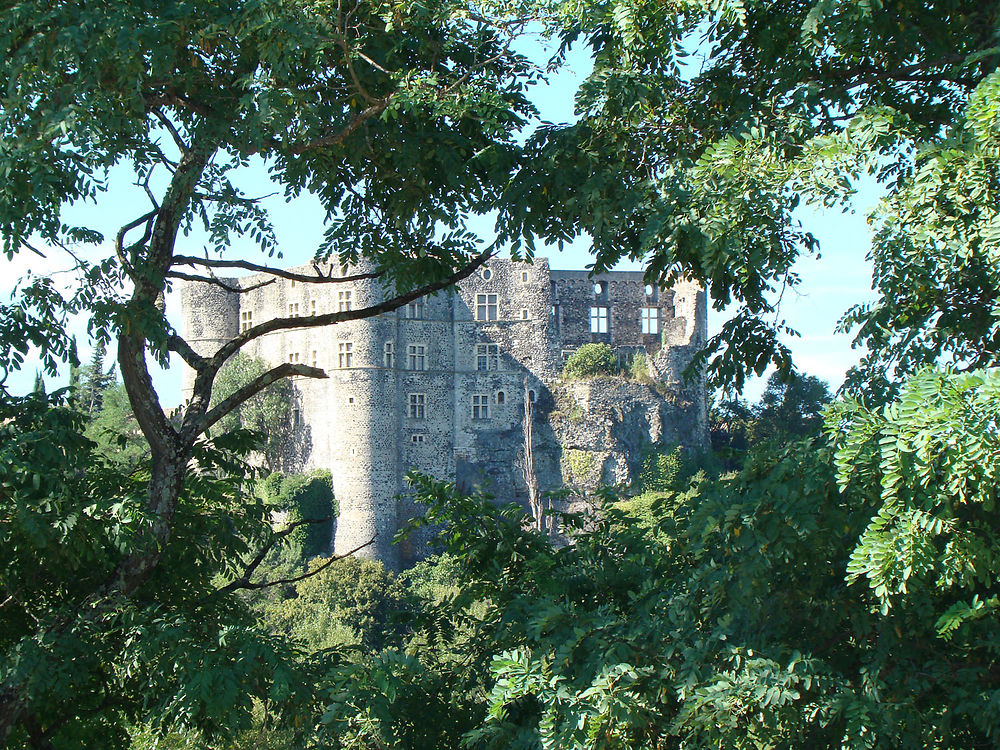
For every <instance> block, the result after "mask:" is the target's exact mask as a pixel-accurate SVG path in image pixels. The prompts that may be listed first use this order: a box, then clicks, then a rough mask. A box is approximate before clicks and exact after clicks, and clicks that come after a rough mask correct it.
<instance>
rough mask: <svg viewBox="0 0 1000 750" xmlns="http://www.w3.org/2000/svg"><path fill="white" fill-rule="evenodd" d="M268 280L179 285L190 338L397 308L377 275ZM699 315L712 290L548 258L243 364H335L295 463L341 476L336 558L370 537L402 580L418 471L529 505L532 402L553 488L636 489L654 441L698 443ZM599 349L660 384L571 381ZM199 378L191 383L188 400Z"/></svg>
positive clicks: (305, 392) (300, 414)
mask: <svg viewBox="0 0 1000 750" xmlns="http://www.w3.org/2000/svg"><path fill="white" fill-rule="evenodd" d="M299 270H300V271H301V272H303V273H309V272H310V271H311V267H308V268H303V269H299ZM356 270H357V269H351V271H352V272H355V271H356ZM334 275H336V272H335V273H334ZM266 278H270V277H262V276H246V277H241V278H238V279H226V280H224V281H225V283H226V284H227V285H228V286H230V287H233V288H238V289H242V290H246V291H241V292H235V291H229V290H227V289H225V288H222V287H220V286H217V285H209V284H206V283H199V282H189V283H185V284H184V285H183V286H182V287H181V295H182V308H183V323H182V329H183V330H182V332H183V335H184V337H185V338H186V339H187V341H188V342H189V343H190V344H191V345H192V346H193V347H194V348H195V350H196V351H198V352H199V353H202V354H211V353H213V352H214V351H215V350H216V349H217V348H218V347H219V346H220V345H221V344H222V343H223V342H224V341H226V340H228V339H230V338H232V337H233V336H235V335H236V334H237V333H238V332H239V331H240V330H241V328H243V327H248V326H252V325H255V324H258V323H261V322H263V321H265V320H269V319H271V318H276V317H294V316H303V317H305V316H308V315H316V314H323V313H327V312H335V311H337V310H344V309H351V308H354V309H357V308H361V307H366V306H369V305H373V304H377V303H379V302H381V301H383V300H384V299H385V298H386V296H387V292H386V290H385V289H384V288H383V286H382V285H381V283H380V282H379V281H377V280H363V281H354V282H349V283H344V284H337V283H334V284H316V285H313V284H304V283H301V282H298V283H297V282H295V281H290V280H286V279H277V280H275V281H274V283H269V284H267V285H265V286H260V282H261V281H263V280H266ZM255 287H256V288H255ZM706 310H707V304H706V296H705V292H704V290H703V289H702V288H701V287H700V286H699V285H697V284H695V283H691V282H685V283H681V284H678V285H677V286H675V287H674V288H672V289H657V288H654V287H652V286H649V285H647V284H645V283H644V281H643V276H642V273H641V272H612V273H606V274H603V275H601V276H598V277H596V278H592V277H590V276H589V274H588V273H587V272H586V271H557V270H551V269H550V268H549V263H548V260H547V259H545V258H536V259H535V260H534V262H533V263H532V264H526V263H521V262H516V261H511V260H506V259H494V260H491V261H489V262H488V263H487V264H486V265H485V266H483V267H482V268H481V269H479V271H478V273H477V274H475V275H473V276H471V277H470V278H468V279H466V280H464V281H462V282H460V283H459V284H458V285H457V287H455V288H454V289H452V290H450V291H447V292H442V293H440V294H438V295H435V296H432V297H426V298H424V299H421V300H419V301H418V302H416V303H412V304H410V305H408V306H406V307H403V308H401V309H399V310H398V311H396V312H394V313H390V314H386V315H379V316H376V317H372V318H367V319H364V320H360V321H352V322H347V323H340V324H337V325H334V326H327V327H322V328H312V329H302V330H293V331H282V332H278V333H273V334H269V335H265V336H263V337H261V338H259V339H257V340H255V341H254V342H252V343H251V344H249V345H248V346H247V347H245V349H244V352H245V353H246V354H247V355H249V356H252V357H258V358H260V359H262V360H265V361H266V362H269V363H271V364H272V365H274V364H277V363H280V362H298V363H302V364H306V365H312V366H316V367H319V368H322V369H324V370H326V372H327V373H328V375H329V376H330V377H329V379H326V380H316V379H312V378H296V379H295V382H294V385H295V392H296V403H295V405H294V407H293V413H292V416H291V419H293V421H294V424H295V425H296V427H297V430H296V434H297V439H296V441H295V444H294V445H292V446H289V451H288V454H289V455H288V468H289V469H290V470H309V469H314V468H327V469H330V470H331V472H332V474H333V484H334V492H335V494H336V497H337V500H338V504H339V517H338V518H337V523H336V530H335V534H334V545H333V546H334V551H335V552H336V553H342V552H345V551H347V550H350V549H353V548H354V547H357V546H358V545H359V544H362V543H364V542H366V541H368V540H369V539H371V538H372V537H374V538H375V540H376V541H375V544H374V545H372V546H370V547H368V548H366V549H365V550H364V551H363V553H362V554H363V555H365V556H368V557H375V558H378V559H380V560H382V561H384V562H385V563H386V564H387V565H388V566H390V567H393V568H398V567H406V566H408V565H410V564H412V563H413V562H414V561H415V560H416V559H419V558H420V557H421V556H422V555H423V554H424V553H425V550H424V543H425V539H423V538H421V537H415V538H412V539H411V540H409V541H408V542H406V543H404V544H403V545H393V544H392V540H393V537H394V535H395V532H396V531H397V530H398V529H399V528H401V527H402V526H403V525H404V524H405V523H406V521H407V520H408V519H409V518H411V517H413V515H415V514H416V513H418V512H419V509H418V508H417V507H416V506H415V504H414V503H411V502H409V501H408V500H406V484H405V480H404V476H405V474H406V473H407V471H408V470H410V469H411V468H413V469H417V470H419V471H422V472H425V473H427V474H431V475H434V476H437V477H439V478H446V479H449V480H453V481H456V482H458V484H459V485H460V486H470V485H472V484H481V485H483V486H485V487H486V488H487V489H489V490H490V491H491V492H493V493H494V494H495V495H496V496H497V497H498V498H499V499H503V500H510V499H514V500H518V501H521V502H526V486H525V482H524V479H523V477H522V476H521V474H520V470H519V468H518V467H517V465H516V464H517V460H518V457H519V455H520V453H521V451H522V450H523V448H522V446H523V440H524V438H523V434H524V433H523V419H524V411H525V410H524V399H525V398H530V399H532V400H533V401H534V404H535V408H534V409H533V411H534V415H535V428H534V434H535V441H534V445H535V464H536V473H537V475H538V479H539V482H540V484H541V487H542V489H543V490H548V489H556V488H559V487H562V486H566V485H578V486H583V487H585V488H588V487H593V486H594V485H595V484H597V483H599V482H611V483H614V482H623V481H628V480H629V479H631V478H632V477H633V476H634V475H635V470H636V468H637V463H638V461H639V456H640V453H641V451H642V449H643V448H644V447H646V446H648V445H650V444H662V445H665V444H678V443H679V444H682V445H686V446H690V447H702V446H704V445H705V443H706V440H707V414H706V402H705V393H704V388H703V387H701V386H700V385H699V384H697V383H695V384H694V385H690V384H688V385H684V384H683V383H682V376H681V373H682V371H683V370H684V368H685V367H686V365H687V364H688V362H690V358H691V356H692V355H693V353H694V352H695V351H697V350H698V349H699V348H700V347H701V346H703V345H704V342H705V336H706ZM591 342H604V343H607V344H609V345H610V346H611V347H613V348H614V349H615V350H616V352H618V354H619V356H620V357H621V358H622V360H623V361H627V360H628V359H629V358H630V357H632V356H634V354H635V353H636V352H638V351H644V352H645V353H646V355H647V359H648V364H649V370H650V374H651V376H652V378H653V382H652V383H648V384H642V383H638V382H635V381H626V380H624V379H621V378H616V379H608V380H602V381H590V382H571V383H563V382H561V381H560V374H561V371H562V366H563V362H564V361H565V358H566V357H567V356H569V355H570V354H571V353H572V352H574V351H575V350H576V349H577V348H579V347H580V346H581V345H583V344H586V343H591ZM192 382H193V374H192V373H191V372H190V371H186V372H185V376H184V385H183V387H184V396H185V397H187V396H188V395H190V388H191V385H192Z"/></svg>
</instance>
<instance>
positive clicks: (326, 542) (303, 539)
mask: <svg viewBox="0 0 1000 750" xmlns="http://www.w3.org/2000/svg"><path fill="white" fill-rule="evenodd" d="M260 489H261V494H262V495H263V496H264V500H265V501H266V502H267V503H269V504H270V505H273V506H275V507H277V508H280V509H281V510H285V511H288V517H287V522H288V523H293V522H295V521H298V520H301V519H313V518H327V517H328V516H329V517H331V518H333V517H335V516H336V515H337V504H336V502H335V500H334V497H333V479H332V477H331V476H330V472H329V471H314V472H312V473H311V474H305V475H303V474H282V473H281V472H278V471H276V472H274V473H272V474H270V475H269V476H268V477H267V479H265V480H264V481H263V482H262V483H261V488H260ZM332 537H333V522H332V521H325V522H323V523H314V524H308V525H305V526H301V527H299V528H298V529H296V530H295V531H294V532H293V533H292V534H291V537H290V538H289V540H288V546H297V547H298V548H299V549H300V550H301V555H302V559H303V560H310V559H312V558H314V557H317V556H320V555H328V554H329V553H330V543H331V541H332Z"/></svg>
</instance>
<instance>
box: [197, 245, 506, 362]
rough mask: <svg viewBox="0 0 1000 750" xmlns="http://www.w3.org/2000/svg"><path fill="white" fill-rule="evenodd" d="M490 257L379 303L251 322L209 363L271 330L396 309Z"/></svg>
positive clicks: (312, 325)
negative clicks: (320, 313)
mask: <svg viewBox="0 0 1000 750" xmlns="http://www.w3.org/2000/svg"><path fill="white" fill-rule="evenodd" d="M492 257H493V253H492V252H491V251H485V252H482V253H480V254H479V255H477V256H476V257H475V259H474V260H473V261H472V262H471V263H469V264H468V265H467V266H464V267H463V268H461V269H459V270H458V271H456V272H455V273H453V274H451V275H450V276H447V277H446V278H444V279H439V280H438V281H435V282H432V283H430V284H425V285H424V286H422V287H418V288H417V289H413V290H412V291H409V292H407V293H406V294H400V295H397V296H395V297H392V298H391V299H388V300H386V301H385V302H381V303H379V304H377V305H372V306H370V307H360V308H357V309H355V310H345V311H343V312H334V313H326V314H325V315H309V316H307V317H300V318H272V319H271V320H268V321H265V322H263V323H260V324H258V325H255V326H253V327H252V328H248V329H247V330H246V331H243V332H242V333H241V334H240V335H239V336H237V337H236V338H234V339H231V340H229V341H227V342H226V343H225V344H223V345H222V346H221V347H220V348H219V351H217V352H216V353H215V355H214V356H213V357H212V365H213V366H215V365H217V366H218V367H221V366H222V364H223V363H224V362H225V361H226V360H227V359H229V358H230V357H231V356H232V355H233V354H235V353H236V352H237V351H239V350H240V349H241V348H242V347H243V346H244V345H246V344H247V343H249V342H250V341H253V340H254V339H256V338H260V337H261V336H263V335H265V334H268V333H274V332H275V331H287V330H291V329H295V328H318V327H320V326H326V325H330V324H332V323H343V322H345V321H348V320H363V319H364V318H373V317H375V316H376V315H381V314H383V313H387V312H392V311H393V310H398V309H399V308H400V307H402V306H403V305H406V304H409V303H410V302H413V301H414V300H416V299H420V298H421V297H426V296H427V295H428V294H434V293H435V292H439V291H441V290H442V289H445V288H447V287H449V286H452V285H453V284H457V283H458V282H459V281H461V280H462V279H465V278H467V277H469V276H471V275H472V274H473V273H475V271H476V269H478V268H479V267H480V266H481V265H483V263H485V262H486V261H487V260H489V259H490V258H492Z"/></svg>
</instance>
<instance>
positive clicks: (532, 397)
mask: <svg viewBox="0 0 1000 750" xmlns="http://www.w3.org/2000/svg"><path fill="white" fill-rule="evenodd" d="M528 400H529V401H530V402H531V403H535V402H536V401H538V394H537V393H535V389H534V388H532V389H530V390H529V391H528Z"/></svg>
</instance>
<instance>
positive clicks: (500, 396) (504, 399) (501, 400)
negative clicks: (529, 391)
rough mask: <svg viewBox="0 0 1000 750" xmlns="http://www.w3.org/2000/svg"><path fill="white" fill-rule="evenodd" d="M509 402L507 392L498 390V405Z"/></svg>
mask: <svg viewBox="0 0 1000 750" xmlns="http://www.w3.org/2000/svg"><path fill="white" fill-rule="evenodd" d="M506 402H507V394H506V393H504V392H503V391H497V406H503V405H504V404H505V403H506Z"/></svg>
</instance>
